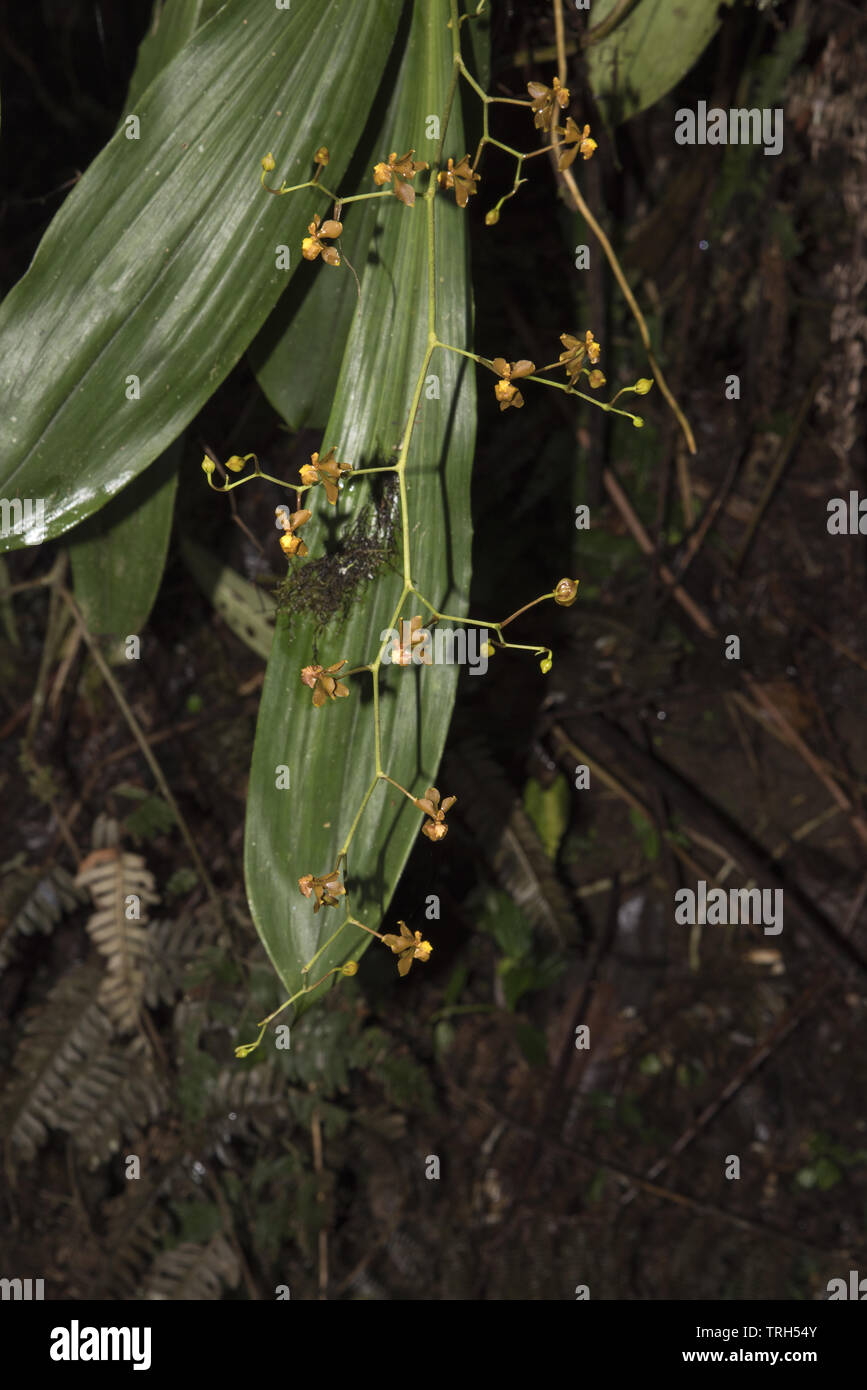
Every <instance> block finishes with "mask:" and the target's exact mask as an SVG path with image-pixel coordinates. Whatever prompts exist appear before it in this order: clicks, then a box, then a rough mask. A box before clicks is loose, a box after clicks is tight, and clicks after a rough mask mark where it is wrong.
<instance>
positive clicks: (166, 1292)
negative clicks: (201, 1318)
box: [142, 1235, 240, 1302]
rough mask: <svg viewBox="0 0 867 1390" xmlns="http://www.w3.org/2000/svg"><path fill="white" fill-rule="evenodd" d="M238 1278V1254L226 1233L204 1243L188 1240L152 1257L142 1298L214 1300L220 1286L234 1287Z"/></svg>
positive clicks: (217, 1296) (220, 1289) (184, 1300)
mask: <svg viewBox="0 0 867 1390" xmlns="http://www.w3.org/2000/svg"><path fill="white" fill-rule="evenodd" d="M239 1278H240V1268H239V1265H238V1257H237V1255H236V1254H235V1252H234V1250H233V1249H232V1247H231V1245H230V1244H229V1242H228V1241H227V1240H226V1238H225V1236H222V1235H216V1236H213V1237H212V1238H211V1239H210V1240H209V1241H208V1243H207V1244H206V1245H198V1244H195V1243H193V1242H187V1243H186V1244H184V1245H179V1246H177V1247H176V1248H175V1249H174V1250H163V1251H161V1252H160V1254H159V1255H157V1257H156V1259H155V1260H154V1264H153V1268H152V1269H151V1272H150V1274H149V1276H148V1279H147V1282H146V1284H145V1287H144V1290H143V1292H142V1297H143V1298H148V1299H170V1300H171V1301H172V1302H179V1301H181V1302H190V1301H192V1300H196V1299H198V1300H205V1299H207V1300H215V1299H218V1298H219V1297H220V1294H221V1293H222V1291H223V1288H224V1287H226V1286H228V1287H229V1288H235V1286H236V1285H237V1283H238V1279H239Z"/></svg>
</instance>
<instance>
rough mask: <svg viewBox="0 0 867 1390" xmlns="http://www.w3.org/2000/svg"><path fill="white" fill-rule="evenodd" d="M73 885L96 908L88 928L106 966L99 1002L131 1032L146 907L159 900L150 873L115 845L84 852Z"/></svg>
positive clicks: (146, 947)
mask: <svg viewBox="0 0 867 1390" xmlns="http://www.w3.org/2000/svg"><path fill="white" fill-rule="evenodd" d="M75 882H76V884H77V885H78V886H79V887H80V888H87V889H89V890H90V895H91V897H92V898H93V901H94V904H95V905H96V909H97V910H96V912H95V913H94V914H93V916H92V917H91V918H90V920H89V921H88V923H87V930H88V933H89V934H90V936H91V937H92V938H93V940H94V942H95V943H96V946H97V949H98V950H99V951H100V952H101V953H102V955H104V956H105V957H106V961H107V965H108V971H107V974H106V976H105V978H104V979H103V983H102V986H101V988H100V1000H101V1002H102V1003H103V1005H104V1007H105V1008H106V1010H107V1012H108V1013H109V1015H110V1017H111V1018H112V1019H113V1020H114V1022H115V1024H116V1026H117V1027H118V1028H119V1029H120V1030H121V1031H122V1032H134V1031H135V1030H136V1029H137V1028H138V1022H139V1009H140V1006H141V1000H142V996H143V994H144V990H145V980H146V975H147V968H148V964H149V961H150V958H151V938H150V933H149V931H148V929H147V926H146V923H147V920H148V917H147V909H148V907H149V906H150V905H152V904H154V903H158V902H159V895H158V894H157V893H156V891H155V885H154V878H153V875H152V874H151V873H150V872H149V870H148V869H147V868H146V867H145V861H144V859H143V858H142V856H141V855H140V854H130V853H125V852H124V851H122V850H121V849H120V848H119V847H117V846H114V847H108V848H106V849H97V850H94V851H93V853H92V854H89V855H88V856H87V858H86V859H85V860H84V861H83V863H82V865H81V868H80V869H79V871H78V875H77V877H76V880H75Z"/></svg>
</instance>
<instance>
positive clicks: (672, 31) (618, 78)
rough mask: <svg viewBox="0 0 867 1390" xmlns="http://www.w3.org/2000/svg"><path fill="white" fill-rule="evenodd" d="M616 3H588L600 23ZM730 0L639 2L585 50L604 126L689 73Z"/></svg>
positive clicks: (639, 108)
mask: <svg viewBox="0 0 867 1390" xmlns="http://www.w3.org/2000/svg"><path fill="white" fill-rule="evenodd" d="M618 3H619V0H594V4H593V21H592V22H593V24H594V25H598V24H601V23H602V21H603V20H604V19H606V18H607V17H608V15H609V14H610V13H611V11H612V10H613V9H614V6H615V5H616V4H618ZM732 3H733V0H639V3H638V4H637V5H636V7H635V9H634V10H633V11H632V13H631V14H629V15H628V16H627V18H626V19H625V20H624V21H623V22H622V24H618V25H617V27H616V28H615V29H613V30H612V32H611V34H610V35H609V37H608V38H607V39H603V40H602V41H601V43H598V44H593V45H592V46H591V47H590V48H589V49H588V50H587V72H588V76H589V78H590V86H591V87H592V89H593V95H594V97H595V98H596V100H597V102H598V103H599V105H600V106H601V108H602V111H603V113H604V115H605V118H606V120H607V122H608V124H609V125H618V124H619V123H620V122H621V121H626V120H628V119H629V117H630V116H636V115H637V114H638V112H639V111H644V110H646V108H647V107H648V106H652V105H653V103H654V102H655V101H658V100H659V98H660V97H662V96H665V93H666V92H668V91H670V90H671V88H672V87H674V86H676V84H677V83H678V82H679V81H680V79H681V78H682V77H683V76H684V74H685V73H687V72H689V70H690V68H691V67H692V65H693V63H695V62H696V61H697V60H698V59H699V58H700V56H701V54H702V53H703V52H704V50H705V48H706V47H707V45H708V44H709V43H710V41H711V39H712V38H713V36H714V34H715V33H716V31H717V29H718V28H719V20H718V18H717V11H718V10H719V8H720V5H721V4H729V5H730V4H732Z"/></svg>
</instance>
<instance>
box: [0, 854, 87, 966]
mask: <svg viewBox="0 0 867 1390" xmlns="http://www.w3.org/2000/svg"><path fill="white" fill-rule="evenodd" d="M37 872H38V871H37ZM27 877H29V878H30V879H31V885H32V886H30V888H29V891H28V890H27V889H26V888H25V897H24V900H23V901H21V899H20V898H19V900H18V904H17V905H16V909H15V915H14V916H13V917H12V919H11V921H10V922H9V923H8V925H7V926H6V929H5V931H4V932H3V936H2V939H0V974H2V972H3V971H4V970H5V969H6V966H7V965H8V964H9V961H10V959H11V957H12V954H13V952H14V950H15V946H16V945H17V939H18V937H20V936H32V935H33V933H34V932H44V933H45V935H46V936H47V935H48V934H49V933H50V932H52V931H53V930H54V928H55V927H56V926H57V923H58V922H59V921H60V920H61V918H62V917H63V916H64V914H65V913H67V912H72V911H73V909H74V908H76V907H78V906H80V904H81V903H84V902H86V901H87V895H86V894H85V893H84V892H83V891H82V890H81V889H80V888H77V887H76V885H75V881H74V880H73V878H72V877H71V875H70V874H68V873H67V872H66V870H65V869H63V868H61V866H60V865H59V864H54V865H52V867H51V868H50V869H49V870H48V872H47V873H45V874H43V875H41V876H40V877H39V879H38V881H37V882H36V883H35V884H33V883H32V879H33V877H34V875H32V874H28V875H27ZM25 881H26V879H25ZM5 886H6V885H5V884H4V898H5V896H6V893H5Z"/></svg>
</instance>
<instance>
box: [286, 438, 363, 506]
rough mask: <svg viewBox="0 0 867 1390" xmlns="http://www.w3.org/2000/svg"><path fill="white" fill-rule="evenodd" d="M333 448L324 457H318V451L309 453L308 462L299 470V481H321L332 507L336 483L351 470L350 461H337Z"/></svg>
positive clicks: (337, 494) (311, 482) (337, 495)
mask: <svg viewBox="0 0 867 1390" xmlns="http://www.w3.org/2000/svg"><path fill="white" fill-rule="evenodd" d="M336 454H337V450H336V449H335V448H332V449H329V450H328V453H327V454H326V455H325V457H324V458H320V457H319V455H318V453H317V454H311V455H310V462H309V463H305V464H304V465H303V466H302V467H301V469H300V470H299V471H300V473H301V481H302V483H305V484H314V483H321V484H322V486H323V487H324V488H325V496H326V497H327V498H328V501H329V502H330V503H331V505H332V507H333V506H334V504H335V503H336V501H337V498H338V497H339V495H340V493H339V489H338V486H337V484H338V483H339V481H340V479H341V478H343V477H345V476H346V474H347V473H351V472H352V464H351V463H338V461H337V458H336V457H335V455H336Z"/></svg>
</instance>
